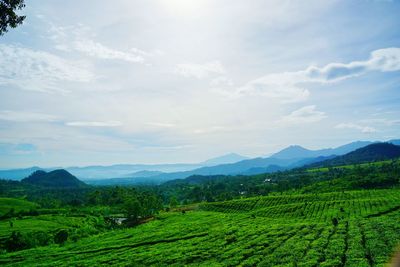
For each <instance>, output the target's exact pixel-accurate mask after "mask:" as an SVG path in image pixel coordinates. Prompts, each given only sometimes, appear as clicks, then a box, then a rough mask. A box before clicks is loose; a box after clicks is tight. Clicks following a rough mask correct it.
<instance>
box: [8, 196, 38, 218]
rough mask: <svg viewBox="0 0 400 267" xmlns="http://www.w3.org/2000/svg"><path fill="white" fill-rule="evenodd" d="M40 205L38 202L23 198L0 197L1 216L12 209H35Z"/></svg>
mask: <svg viewBox="0 0 400 267" xmlns="http://www.w3.org/2000/svg"><path fill="white" fill-rule="evenodd" d="M38 207H39V205H38V204H36V203H33V202H29V201H26V200H23V199H16V198H0V216H4V215H5V214H7V213H8V212H10V211H11V210H14V212H15V213H18V212H21V211H23V212H25V211H30V210H35V209H37V208H38Z"/></svg>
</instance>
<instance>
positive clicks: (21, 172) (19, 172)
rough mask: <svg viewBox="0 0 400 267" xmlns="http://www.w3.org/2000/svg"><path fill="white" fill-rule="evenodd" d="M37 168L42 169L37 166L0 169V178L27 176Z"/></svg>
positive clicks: (13, 178)
mask: <svg viewBox="0 0 400 267" xmlns="http://www.w3.org/2000/svg"><path fill="white" fill-rule="evenodd" d="M39 170H43V169H42V168H39V167H31V168H25V169H10V170H0V179H9V180H21V179H22V178H24V177H27V176H29V175H30V174H31V173H32V172H35V171H39Z"/></svg>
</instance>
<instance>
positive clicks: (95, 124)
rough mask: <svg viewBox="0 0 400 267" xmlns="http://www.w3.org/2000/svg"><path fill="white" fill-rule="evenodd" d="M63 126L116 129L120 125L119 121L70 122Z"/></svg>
mask: <svg viewBox="0 0 400 267" xmlns="http://www.w3.org/2000/svg"><path fill="white" fill-rule="evenodd" d="M65 125H67V126H73V127H118V126H121V125H122V123H121V122H119V121H71V122H66V123H65Z"/></svg>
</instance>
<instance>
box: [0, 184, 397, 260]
mask: <svg viewBox="0 0 400 267" xmlns="http://www.w3.org/2000/svg"><path fill="white" fill-rule="evenodd" d="M333 218H337V219H338V223H337V224H334V223H333V220H332V219H333ZM399 221H400V190H397V189H387V190H365V191H349V192H337V193H324V194H304V195H282V196H280V195H277V196H270V197H258V198H250V199H243V200H233V201H227V202H220V203H207V204H202V205H200V206H199V208H198V209H197V210H193V211H189V212H186V214H182V213H181V212H165V213H162V214H160V215H159V216H157V218H156V219H155V220H152V221H151V222H149V223H146V224H142V225H139V226H137V227H134V228H129V229H121V230H113V231H108V232H106V233H103V234H100V235H95V236H90V237H87V238H83V239H81V240H79V241H77V242H68V243H66V244H65V245H64V246H58V245H50V246H46V247H41V248H36V249H29V250H23V251H19V252H14V253H6V254H2V255H0V264H1V265H5V266H55V265H58V266H93V265H98V266H109V265H117V266H146V265H147V266H149V265H155V266H184V265H189V266H255V265H258V266H357V267H362V266H384V264H385V263H387V262H388V261H389V259H390V257H391V255H392V253H393V250H394V248H395V247H396V245H397V244H398V243H399V241H400V224H399Z"/></svg>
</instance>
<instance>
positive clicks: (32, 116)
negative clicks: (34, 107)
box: [0, 110, 57, 122]
mask: <svg viewBox="0 0 400 267" xmlns="http://www.w3.org/2000/svg"><path fill="white" fill-rule="evenodd" d="M0 120H5V121H13V122H54V121H56V120H57V117H56V116H53V115H49V114H44V113H35V112H24V111H12V110H2V111H0Z"/></svg>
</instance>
